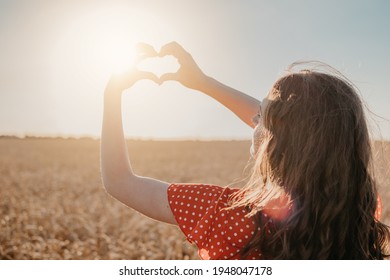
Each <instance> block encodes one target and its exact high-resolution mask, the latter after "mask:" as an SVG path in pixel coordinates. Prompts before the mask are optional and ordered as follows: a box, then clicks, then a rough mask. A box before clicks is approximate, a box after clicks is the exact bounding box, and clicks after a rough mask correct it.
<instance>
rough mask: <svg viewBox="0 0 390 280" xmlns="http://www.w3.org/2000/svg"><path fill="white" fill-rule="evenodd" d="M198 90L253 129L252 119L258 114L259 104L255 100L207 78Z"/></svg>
mask: <svg viewBox="0 0 390 280" xmlns="http://www.w3.org/2000/svg"><path fill="white" fill-rule="evenodd" d="M199 90H200V91H202V92H203V93H205V94H207V95H208V96H210V97H212V98H214V99H215V100H217V101H218V102H220V103H221V104H222V105H224V106H225V107H226V108H228V109H229V110H230V111H232V112H233V113H234V114H236V115H237V117H239V118H240V119H241V120H242V121H243V122H245V123H246V124H247V125H249V126H250V127H252V128H254V127H255V124H254V123H253V121H252V119H253V116H255V115H256V114H257V113H258V110H259V107H260V104H261V102H260V101H259V100H257V99H256V98H253V97H251V96H249V95H247V94H245V93H243V92H240V91H238V90H235V89H233V88H231V87H229V86H227V85H224V84H222V83H220V82H218V81H217V80H215V79H213V78H211V77H207V76H206V77H205V79H204V82H203V83H202V85H201V86H200V87H199Z"/></svg>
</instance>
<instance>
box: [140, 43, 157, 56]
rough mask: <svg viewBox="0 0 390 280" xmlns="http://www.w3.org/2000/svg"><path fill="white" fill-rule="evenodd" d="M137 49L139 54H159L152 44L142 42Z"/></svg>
mask: <svg viewBox="0 0 390 280" xmlns="http://www.w3.org/2000/svg"><path fill="white" fill-rule="evenodd" d="M136 50H137V53H138V55H142V56H148V57H152V56H157V55H158V53H157V52H156V50H155V49H154V48H153V47H152V46H151V45H149V44H146V43H142V42H140V43H137V45H136Z"/></svg>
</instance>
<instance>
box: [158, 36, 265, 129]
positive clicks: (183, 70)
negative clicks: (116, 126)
mask: <svg viewBox="0 0 390 280" xmlns="http://www.w3.org/2000/svg"><path fill="white" fill-rule="evenodd" d="M159 55H160V56H166V55H172V56H174V57H176V58H177V60H178V62H179V64H180V68H179V70H178V71H177V72H176V73H166V74H164V75H162V76H161V78H160V82H164V81H169V80H174V81H178V82H180V83H181V84H182V85H184V86H186V87H188V88H191V89H195V90H198V91H201V92H203V93H205V94H207V95H208V96H210V97H212V98H214V99H215V100H217V101H218V102H220V103H221V104H222V105H224V106H225V107H226V108H228V109H229V110H230V111H232V112H233V113H234V114H236V116H237V117H239V118H240V119H241V120H242V121H243V122H245V123H246V124H247V125H249V126H250V127H252V128H254V127H255V126H256V124H255V123H253V121H252V119H253V116H255V115H256V114H257V113H258V111H259V107H260V104H261V102H260V101H259V100H257V99H256V98H253V97H251V96H249V95H247V94H245V93H243V92H240V91H238V90H235V89H233V88H231V87H229V86H227V85H224V84H222V83H220V82H218V81H217V80H215V79H213V78H211V77H208V76H207V75H205V74H204V73H203V72H202V70H201V69H200V68H199V66H198V65H197V64H196V62H195V61H194V59H193V58H192V56H191V55H190V54H189V53H188V52H187V51H186V50H184V48H183V47H182V46H181V45H179V44H178V43H176V42H171V43H169V44H167V45H165V46H163V47H162V48H161V50H160V53H159Z"/></svg>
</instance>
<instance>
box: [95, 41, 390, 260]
mask: <svg viewBox="0 0 390 280" xmlns="http://www.w3.org/2000/svg"><path fill="white" fill-rule="evenodd" d="M140 49H141V56H144V57H151V56H156V55H160V56H165V55H173V56H175V57H176V58H177V59H178V62H179V64H180V68H179V70H178V71H177V72H176V73H167V74H164V75H163V76H162V77H161V78H157V77H156V76H155V75H153V74H151V73H146V72H140V71H138V70H137V69H136V68H133V69H130V70H129V71H127V72H126V73H123V74H121V75H116V76H113V77H112V78H111V79H110V81H109V83H108V85H107V87H106V90H105V94H104V119H103V129H102V138H101V168H102V178H103V183H104V186H105V188H106V190H107V192H108V193H109V194H111V195H112V196H113V197H115V198H116V199H118V200H119V201H121V202H122V203H124V204H126V205H128V206H129V207H131V208H133V209H135V210H137V211H139V212H141V213H143V214H145V215H146V216H149V217H151V218H153V219H156V220H159V221H163V222H166V223H170V224H173V225H178V226H179V227H180V228H181V230H182V231H183V233H184V234H185V235H186V237H187V239H188V240H189V241H190V242H193V243H195V244H196V245H197V246H198V248H199V255H200V258H201V259H265V258H266V259H383V258H384V257H386V246H387V244H388V242H389V240H390V232H389V228H388V227H387V226H386V225H384V224H382V223H381V222H380V221H379V216H380V211H381V210H380V202H378V199H377V198H378V194H377V190H376V186H375V181H374V178H373V177H372V175H371V174H372V173H371V171H372V165H371V164H372V158H371V146H370V139H369V135H368V131H367V125H366V120H365V116H364V112H363V107H362V104H361V101H360V98H359V96H358V95H357V93H356V91H355V89H354V88H353V86H352V85H351V84H350V83H349V82H348V81H346V80H345V79H343V78H342V77H341V76H336V75H330V74H325V73H321V72H316V71H308V70H307V71H302V72H299V73H290V74H288V75H285V76H283V77H281V78H280V79H279V80H277V81H276V82H275V84H274V86H273V87H272V89H271V90H270V92H269V94H268V96H267V97H266V98H265V99H263V101H262V102H260V101H258V100H256V99H254V98H252V97H250V96H248V95H246V94H244V93H242V92H239V91H237V90H234V89H232V88H230V87H228V86H225V85H223V84H221V83H219V82H218V81H216V80H214V79H212V78H210V77H208V76H207V75H205V74H204V73H203V72H202V71H201V69H200V68H199V67H198V66H197V64H196V63H195V62H194V60H193V58H192V57H191V55H190V54H189V53H187V52H186V51H185V50H184V49H183V48H182V47H181V46H180V45H179V44H177V43H176V42H172V43H169V44H167V45H165V46H164V47H163V48H162V49H161V51H160V53H157V52H155V51H154V49H153V48H152V47H151V46H148V45H140ZM140 79H150V80H152V81H154V82H156V83H158V84H160V83H162V82H164V81H168V80H175V81H178V82H180V83H181V84H183V85H184V86H186V87H188V88H191V89H195V90H198V91H200V92H203V93H205V94H207V95H209V96H211V97H213V98H214V99H216V100H217V101H219V102H220V103H222V104H223V105H224V106H226V107H227V108H228V109H230V110H231V111H232V112H233V113H235V114H236V115H237V116H238V117H239V118H240V119H241V120H242V121H244V122H245V123H246V124H247V125H249V126H251V127H252V128H254V133H253V142H252V147H251V152H252V155H253V157H254V159H255V164H254V167H253V172H252V175H251V177H250V179H249V181H248V183H247V184H246V186H244V187H243V188H242V189H234V188H229V187H220V186H214V185H204V184H170V183H167V182H162V181H159V180H156V179H153V178H146V177H142V176H139V175H136V174H134V172H133V171H132V168H131V164H130V161H129V158H128V153H127V149H126V142H125V139H124V135H123V128H122V118H121V95H122V92H123V91H124V90H126V89H128V88H130V87H131V86H132V85H133V84H135V83H136V82H137V81H138V80H140Z"/></svg>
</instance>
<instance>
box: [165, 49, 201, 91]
mask: <svg viewBox="0 0 390 280" xmlns="http://www.w3.org/2000/svg"><path fill="white" fill-rule="evenodd" d="M158 55H159V56H160V57H163V56H166V55H172V56H174V57H176V58H177V60H178V62H179V65H180V68H179V70H178V71H177V72H176V73H166V74H163V75H162V76H161V77H160V83H163V82H165V81H169V80H173V81H178V82H179V83H181V84H182V85H184V86H186V87H188V88H191V89H195V90H200V91H202V88H203V87H204V83H205V82H206V80H207V76H206V75H205V74H204V73H203V72H202V70H201V69H200V68H199V66H198V65H197V64H196V62H195V61H194V59H193V58H192V56H191V55H190V54H189V53H188V52H187V51H186V50H185V49H184V48H183V47H182V46H181V45H179V44H178V43H177V42H171V43H168V44H166V45H165V46H163V47H162V48H161V50H160V53H159V54H158Z"/></svg>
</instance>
